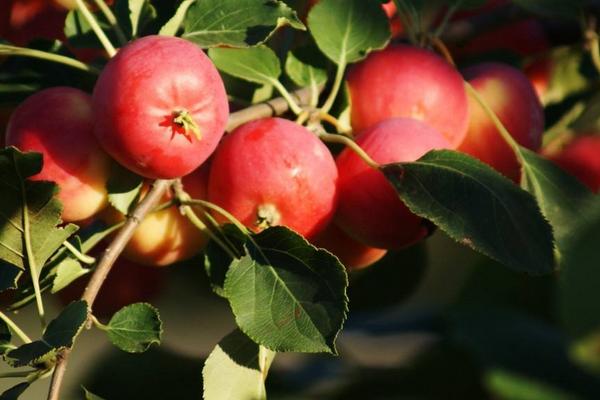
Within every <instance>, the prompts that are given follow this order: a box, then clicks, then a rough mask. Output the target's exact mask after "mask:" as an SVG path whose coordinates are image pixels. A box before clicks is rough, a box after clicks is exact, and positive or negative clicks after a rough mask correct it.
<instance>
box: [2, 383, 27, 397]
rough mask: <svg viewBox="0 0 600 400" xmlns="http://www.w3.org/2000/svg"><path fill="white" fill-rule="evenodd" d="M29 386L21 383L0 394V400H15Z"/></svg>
mask: <svg viewBox="0 0 600 400" xmlns="http://www.w3.org/2000/svg"><path fill="white" fill-rule="evenodd" d="M29 385H31V383H29V382H21V383H19V384H18V385H15V386H13V387H11V388H10V389H8V390H7V391H5V392H4V393H2V394H0V400H17V399H18V398H19V396H21V395H22V394H23V393H24V392H25V391H26V390H27V388H29Z"/></svg>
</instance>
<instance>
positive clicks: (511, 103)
mask: <svg viewBox="0 0 600 400" xmlns="http://www.w3.org/2000/svg"><path fill="white" fill-rule="evenodd" d="M464 76H465V78H466V79H467V80H468V81H469V82H470V83H471V85H472V86H473V87H474V88H475V90H476V91H477V92H478V93H479V95H480V96H481V97H482V98H483V100H485V101H486V102H487V104H488V105H489V106H490V107H491V109H492V110H493V111H494V113H496V115H497V116H498V118H499V119H500V121H502V124H503V125H504V126H505V127H506V129H507V130H508V131H509V132H510V134H511V135H512V137H513V138H514V139H515V140H516V141H517V142H518V143H519V144H521V145H522V146H524V147H526V148H528V149H530V150H533V151H537V150H538V149H539V148H540V145H541V142H542V133H543V131H544V111H543V109H542V105H541V104H540V100H539V99H538V97H537V94H536V93H535V90H534V89H533V86H531V83H530V82H529V80H528V79H527V77H526V76H525V75H524V74H523V73H522V72H521V71H519V70H518V69H516V68H513V67H511V66H508V65H503V64H499V63H483V64H478V65H476V66H473V67H470V68H468V69H466V70H465V71H464ZM469 104H470V109H471V117H470V122H469V131H468V133H467V137H466V138H465V140H464V141H463V142H462V143H461V144H460V146H459V147H458V150H460V151H463V152H465V153H468V154H470V155H472V156H474V157H477V158H479V159H480V160H481V161H483V162H486V163H488V164H489V165H491V166H492V167H493V168H495V169H496V170H498V171H499V172H501V173H503V174H504V175H506V176H507V177H509V178H510V179H512V180H514V181H518V180H519V177H520V165H519V162H518V161H517V158H516V156H515V155H514V153H513V151H512V150H511V148H510V147H509V145H508V144H507V143H506V142H505V141H504V139H503V138H502V136H501V135H500V132H498V130H497V129H496V126H495V125H494V123H493V122H492V120H491V119H490V118H489V117H488V115H487V114H486V113H485V111H484V110H483V108H481V106H480V105H479V103H477V101H476V100H475V99H473V98H471V96H470V97H469Z"/></svg>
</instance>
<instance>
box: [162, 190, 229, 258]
mask: <svg viewBox="0 0 600 400" xmlns="http://www.w3.org/2000/svg"><path fill="white" fill-rule="evenodd" d="M173 191H174V192H175V198H176V200H177V201H178V202H179V204H180V206H179V209H180V210H181V213H182V214H183V215H184V216H186V217H187V219H189V221H190V222H191V223H192V224H193V225H194V226H195V227H196V228H198V230H199V231H200V232H202V233H203V234H205V235H206V236H208V237H209V238H210V240H212V241H214V242H215V243H216V244H217V245H218V246H219V247H221V248H222V249H223V250H224V251H225V252H226V253H227V255H228V256H229V257H230V258H231V259H236V258H238V256H237V255H236V254H235V253H236V249H235V247H233V245H232V244H231V243H229V245H227V244H226V243H224V242H223V241H222V240H221V238H219V237H218V236H217V235H216V234H215V233H214V232H213V231H212V230H211V229H210V228H209V227H208V226H207V225H206V224H205V223H204V222H203V221H202V220H201V219H200V218H198V215H196V212H195V211H194V210H193V209H192V207H191V205H190V203H191V202H192V198H191V197H190V195H189V194H188V193H187V192H186V191H185V190H184V189H183V185H182V184H181V180H179V179H178V180H177V181H175V183H174V184H173ZM192 204H193V203H192Z"/></svg>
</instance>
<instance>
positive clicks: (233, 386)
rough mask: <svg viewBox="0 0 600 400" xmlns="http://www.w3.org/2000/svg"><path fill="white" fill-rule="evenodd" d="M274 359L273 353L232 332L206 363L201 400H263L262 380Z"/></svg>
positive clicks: (263, 380)
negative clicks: (202, 399)
mask: <svg viewBox="0 0 600 400" xmlns="http://www.w3.org/2000/svg"><path fill="white" fill-rule="evenodd" d="M274 357H275V353H274V352H272V351H270V350H267V349H265V348H264V347H262V346H259V345H258V344H256V343H254V342H253V341H252V340H251V339H250V338H248V336H246V335H244V334H243V333H242V332H240V331H239V330H237V329H236V330H234V331H233V332H231V333H230V334H229V335H227V336H225V337H224V338H223V339H222V340H221V341H220V342H219V344H218V345H217V346H216V347H215V348H214V350H213V351H212V352H211V353H210V355H209V356H208V358H207V359H206V363H205V364H204V368H203V369H202V377H203V382H204V400H238V399H252V400H264V399H266V391H265V379H266V377H267V373H268V371H269V367H270V366H271V362H272V361H273V358H274Z"/></svg>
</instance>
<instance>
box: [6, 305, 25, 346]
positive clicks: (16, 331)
mask: <svg viewBox="0 0 600 400" xmlns="http://www.w3.org/2000/svg"><path fill="white" fill-rule="evenodd" d="M0 319H1V320H2V321H4V323H6V325H8V327H9V328H10V330H11V331H13V332H14V334H15V335H17V336H18V337H19V339H21V341H22V342H23V343H31V339H30V338H29V336H27V334H26V333H25V332H23V331H22V330H21V328H19V326H18V325H17V324H15V322H14V321H13V320H12V319H10V318H9V317H8V316H7V315H6V314H4V313H3V312H1V311H0Z"/></svg>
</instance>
